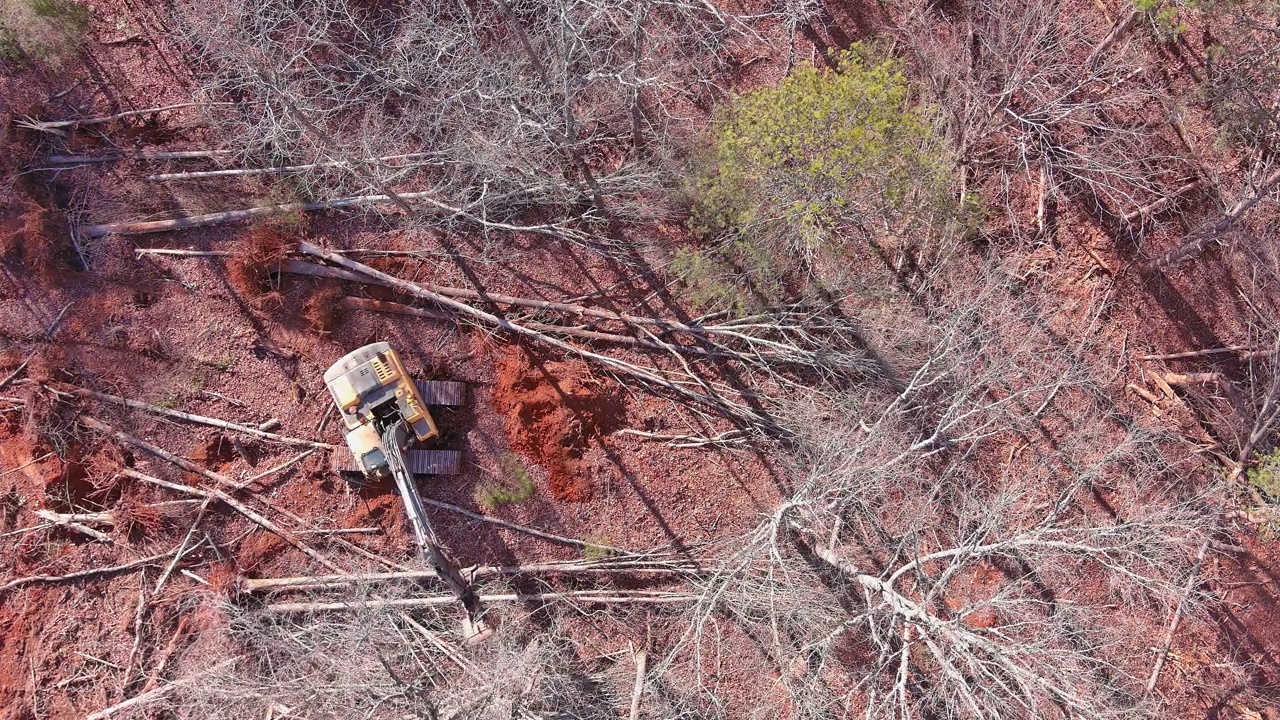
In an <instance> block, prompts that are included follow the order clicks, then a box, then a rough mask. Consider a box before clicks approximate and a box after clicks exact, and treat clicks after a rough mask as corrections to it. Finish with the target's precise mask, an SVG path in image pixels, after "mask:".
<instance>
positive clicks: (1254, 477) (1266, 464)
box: [1245, 448, 1280, 502]
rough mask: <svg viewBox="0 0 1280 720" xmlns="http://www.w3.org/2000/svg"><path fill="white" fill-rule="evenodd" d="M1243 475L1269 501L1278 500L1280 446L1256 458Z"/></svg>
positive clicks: (1279, 495)
mask: <svg viewBox="0 0 1280 720" xmlns="http://www.w3.org/2000/svg"><path fill="white" fill-rule="evenodd" d="M1245 477H1247V478H1248V479H1249V484H1250V485H1251V486H1253V487H1254V488H1256V489H1257V490H1258V492H1260V493H1262V494H1263V495H1264V496H1265V497H1266V498H1267V499H1268V500H1270V501H1271V502H1280V448H1276V449H1275V450H1272V451H1271V453H1270V454H1269V455H1263V456H1261V457H1259V458H1258V464H1257V465H1255V466H1254V467H1252V468H1250V469H1249V470H1248V471H1247V472H1246V473H1245Z"/></svg>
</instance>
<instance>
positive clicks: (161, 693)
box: [84, 657, 240, 720]
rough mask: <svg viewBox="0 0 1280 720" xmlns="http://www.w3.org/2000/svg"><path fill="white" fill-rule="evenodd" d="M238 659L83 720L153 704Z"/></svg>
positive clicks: (164, 686)
mask: <svg viewBox="0 0 1280 720" xmlns="http://www.w3.org/2000/svg"><path fill="white" fill-rule="evenodd" d="M239 659H240V658H239V657H234V658H231V659H230V660H223V661H222V662H220V663H218V664H217V665H214V666H213V667H211V668H208V669H207V670H202V671H201V672H198V673H196V674H194V675H189V676H187V677H185V678H182V679H181V680H175V681H174V682H171V683H169V684H168V685H162V686H160V687H158V688H155V689H154V690H148V691H146V692H143V693H141V694H138V695H135V696H133V697H131V698H129V699H128V700H125V701H124V702H121V703H117V704H115V705H112V706H111V707H108V708H103V709H102V710H99V711H97V712H95V713H91V714H89V715H86V716H85V719H84V720H105V718H109V717H111V716H112V715H115V714H116V713H118V712H121V711H122V710H128V709H129V708H132V707H137V706H139V705H146V704H148V703H152V702H155V701H156V700H160V699H161V698H164V697H165V696H167V695H168V694H169V693H171V692H173V691H174V690H176V689H177V688H179V687H182V686H183V685H189V684H191V683H193V682H195V681H197V680H199V679H201V678H203V677H205V676H207V675H211V674H213V673H215V672H217V671H219V670H221V669H222V668H224V667H227V666H228V665H231V664H232V663H234V662H236V661H238V660H239Z"/></svg>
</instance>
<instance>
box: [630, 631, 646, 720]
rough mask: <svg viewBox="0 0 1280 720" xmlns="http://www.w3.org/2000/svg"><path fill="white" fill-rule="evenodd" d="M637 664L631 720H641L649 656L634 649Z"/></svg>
mask: <svg viewBox="0 0 1280 720" xmlns="http://www.w3.org/2000/svg"><path fill="white" fill-rule="evenodd" d="M632 651H633V657H634V658H635V662H636V684H635V686H634V687H633V688H632V689H631V720H640V696H641V695H643V694H644V672H645V666H646V665H647V664H648V663H647V661H648V659H649V654H648V653H647V652H645V651H644V650H636V649H635V648H632Z"/></svg>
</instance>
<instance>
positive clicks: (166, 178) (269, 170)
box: [143, 153, 431, 182]
mask: <svg viewBox="0 0 1280 720" xmlns="http://www.w3.org/2000/svg"><path fill="white" fill-rule="evenodd" d="M428 157H431V153H409V154H408V155H387V156H384V157H379V158H369V159H368V160H367V161H365V162H381V161H384V160H410V161H412V160H422V159H424V158H428ZM351 164H352V163H351V161H349V160H331V161H329V162H321V163H307V164H305V165H281V166H277V167H266V168H233V169H228V170H200V171H196V172H183V173H159V174H156V175H148V176H146V177H145V178H143V179H144V180H146V181H147V182H176V181H177V182H180V181H184V180H202V179H207V178H219V177H240V176H244V175H271V174H275V173H287V172H298V171H299V170H313V169H315V168H330V167H350V166H351Z"/></svg>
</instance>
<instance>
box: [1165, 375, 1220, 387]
mask: <svg viewBox="0 0 1280 720" xmlns="http://www.w3.org/2000/svg"><path fill="white" fill-rule="evenodd" d="M1162 378H1163V379H1164V381H1165V382H1166V383H1168V384H1170V385H1208V384H1209V383H1216V382H1218V381H1219V380H1221V379H1222V376H1221V375H1219V374H1218V373H1216V372H1199V373H1165V374H1164V375H1163V376H1162Z"/></svg>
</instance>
